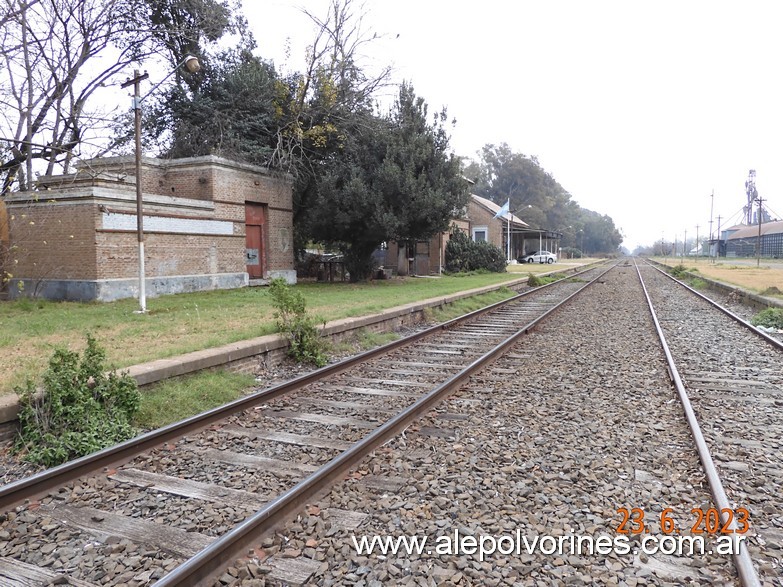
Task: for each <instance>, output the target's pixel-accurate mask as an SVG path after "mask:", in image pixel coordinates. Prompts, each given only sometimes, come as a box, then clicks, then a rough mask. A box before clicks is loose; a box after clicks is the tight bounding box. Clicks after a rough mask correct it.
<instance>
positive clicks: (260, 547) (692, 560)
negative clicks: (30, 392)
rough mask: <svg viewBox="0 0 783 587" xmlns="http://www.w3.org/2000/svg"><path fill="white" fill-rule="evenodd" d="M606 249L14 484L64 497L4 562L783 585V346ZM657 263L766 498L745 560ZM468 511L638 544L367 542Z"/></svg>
mask: <svg viewBox="0 0 783 587" xmlns="http://www.w3.org/2000/svg"><path fill="white" fill-rule="evenodd" d="M604 271H605V269H594V270H592V272H591V273H590V274H584V275H582V276H581V277H578V278H576V279H573V280H570V281H563V282H561V283H559V285H558V286H556V287H551V288H543V289H540V290H536V291H535V292H531V294H529V295H525V296H523V297H521V298H519V299H518V300H517V303H516V305H515V304H514V303H512V304H511V305H503V304H501V305H498V306H497V307H496V308H494V309H493V310H492V311H491V312H489V313H488V314H486V315H485V316H483V317H478V316H474V317H473V318H474V319H473V320H471V321H470V322H469V323H467V324H463V325H458V324H457V323H453V324H449V325H446V326H445V327H442V328H439V329H438V330H439V332H438V333H437V335H436V336H435V337H433V336H429V335H428V336H424V335H422V336H418V335H417V337H416V338H417V339H419V340H417V341H416V342H415V343H414V344H413V345H410V346H407V345H403V344H399V345H397V344H393V345H390V346H389V347H387V348H386V349H385V352H384V353H383V355H382V356H379V357H377V358H373V359H372V360H368V361H365V360H356V361H349V362H347V363H345V364H344V365H342V366H340V367H337V368H334V369H332V370H331V371H332V372H331V374H330V378H329V379H327V380H321V379H320V378H319V377H316V376H305V377H303V378H301V380H299V381H297V382H294V383H290V384H285V385H283V386H281V387H279V388H272V389H270V390H267V391H266V392H264V393H263V394H260V395H258V396H256V398H255V399H254V400H252V401H251V400H243V402H240V403H237V404H236V405H233V406H231V407H230V408H225V409H224V410H223V411H224V412H225V413H220V411H219V412H218V413H215V414H213V415H212V416H210V417H209V418H208V419H207V420H201V421H197V422H191V423H190V424H189V428H190V431H189V432H188V434H187V435H186V436H184V437H179V436H178V435H177V434H176V433H175V432H174V431H173V430H172V431H170V432H165V431H164V433H163V435H162V436H159V437H157V438H154V439H149V440H148V441H146V444H148V445H149V446H145V451H144V452H143V454H139V455H135V456H134V455H131V454H125V453H122V452H121V451H120V452H118V453H114V454H109V455H107V457H106V458H105V459H104V460H103V461H98V466H104V465H107V464H110V463H112V462H113V461H127V463H125V464H117V465H115V464H112V465H111V466H110V467H109V468H108V469H107V470H105V471H102V472H98V473H92V474H90V475H86V474H85V473H84V471H82V470H80V469H78V468H77V469H75V470H74V471H72V472H71V473H70V475H71V477H72V479H71V480H70V482H68V483H66V484H64V485H61V486H60V488H59V489H56V488H55V489H53V487H54V486H56V485H58V483H57V482H56V481H55V480H54V477H53V475H54V473H49V475H51V476H52V478H50V479H48V480H47V479H44V482H43V484H42V485H41V486H39V487H37V488H36V487H35V486H34V484H33V483H31V482H29V481H28V482H20V484H19V485H18V487H17V488H14V487H9V488H3V489H2V490H0V499H4V500H6V502H7V503H8V504H12V503H15V502H18V501H19V499H20V498H21V497H22V496H24V495H25V494H28V495H30V494H32V493H35V492H37V493H41V492H43V493H44V494H45V496H44V497H42V498H40V499H39V500H37V501H31V502H27V503H26V504H24V505H21V506H18V507H15V508H12V509H9V510H8V512H7V513H6V515H5V519H4V521H3V523H2V525H0V552H1V553H2V556H3V558H2V559H0V579H2V580H5V582H3V581H0V582H2V584H4V585H5V584H9V585H16V584H18V585H37V584H47V582H54V583H56V584H68V583H67V582H66V581H70V584H72V585H80V586H88V585H129V586H134V587H137V586H141V585H148V584H154V583H158V584H159V585H195V584H197V583H199V582H201V583H202V584H212V583H213V581H214V580H217V584H219V585H243V586H245V585H246V586H247V587H250V586H257V585H263V584H266V585H280V584H289V585H291V584H305V583H307V584H311V583H312V584H319V585H325V586H326V585H355V584H361V585H368V586H369V585H374V586H375V585H386V584H390V585H391V584H393V585H398V584H400V585H502V584H507V585H521V586H528V585H530V586H537V585H541V584H574V585H580V584H601V585H603V584H617V585H630V586H633V585H738V584H742V585H759V584H760V585H763V586H764V587H775V586H778V587H779V586H781V585H783V581H781V578H780V573H781V566H780V565H781V562H780V561H781V558H782V557H783V549H782V546H781V528H783V518H781V515H780V512H781V511H782V510H781V505H783V504H782V503H781V501H780V500H781V498H780V495H782V494H783V490H782V489H781V486H782V485H783V484H782V483H781V478H780V471H781V470H783V469H782V468H781V464H783V463H781V460H780V458H781V457H780V448H781V447H780V433H781V431H782V429H781V426H783V422H782V421H781V416H780V414H781V413H783V412H782V411H781V407H783V401H781V396H780V392H781V388H780V386H781V384H782V383H783V381H781V379H783V377H782V376H781V369H780V358H781V354H780V351H779V349H778V348H776V347H775V346H774V345H771V344H769V343H768V342H767V341H766V340H763V339H762V338H761V337H759V336H758V335H757V334H756V333H754V332H750V331H749V330H747V328H746V327H745V326H743V325H740V324H738V323H737V322H736V321H734V320H732V319H729V318H727V317H726V316H725V315H724V314H721V313H719V312H718V311H717V310H715V309H714V308H712V307H710V306H709V305H707V304H706V302H704V301H703V300H700V299H698V298H696V297H694V295H693V293H691V292H688V291H686V290H685V289H683V288H682V286H681V285H679V284H676V283H674V282H673V281H671V280H670V279H669V278H668V277H667V276H664V275H662V274H661V273H659V272H657V271H656V270H654V269H652V268H650V267H646V266H643V265H642V266H640V268H639V270H638V272H637V269H636V267H635V266H634V264H633V263H631V262H629V261H624V262H620V263H619V264H617V265H616V266H615V267H614V268H613V269H611V270H610V271H608V272H606V273H604ZM599 275H600V279H596V278H597V277H598V276H599ZM640 278H642V279H644V284H645V288H646V291H647V293H648V295H649V298H650V300H651V302H652V306H653V308H654V311H655V312H656V316H657V320H658V322H659V323H660V324H661V326H662V331H663V334H664V336H665V337H666V344H667V348H668V349H669V350H670V354H671V357H672V359H673V361H674V364H675V367H673V369H676V370H677V371H678V372H679V373H680V374H681V375H682V380H683V381H684V383H685V386H686V387H687V389H686V393H687V395H688V396H690V398H691V401H692V403H693V406H694V413H695V416H696V419H697V420H698V423H699V425H700V427H701V430H702V431H703V433H704V437H705V438H706V442H707V444H708V448H709V449H710V451H711V453H712V456H711V457H710V459H712V460H713V461H714V463H716V468H717V471H718V473H719V478H720V481H721V483H722V486H723V487H724V488H725V492H726V494H727V496H728V508H726V509H730V510H731V511H732V513H733V514H737V517H738V519H739V518H741V517H742V516H741V515H740V513H741V512H742V511H746V512H747V519H744V520H740V521H741V522H743V524H744V525H743V527H742V530H743V533H742V539H743V540H744V545H745V548H746V553H747V554H748V555H749V556H748V557H747V560H745V563H747V564H748V567H749V568H745V569H744V570H743V569H742V568H741V570H740V572H739V578H738V572H737V570H736V567H735V566H734V564H735V563H737V564H740V567H741V565H743V564H745V563H743V562H742V561H741V560H739V558H740V557H734V559H732V557H731V556H728V555H727V554H726V553H725V552H721V551H719V550H718V548H717V546H718V544H719V543H721V541H722V540H723V538H725V534H723V532H722V530H723V529H726V528H727V526H726V528H723V529H721V528H716V524H717V525H718V526H724V523H723V520H721V521H720V523H719V524H718V523H717V522H716V520H715V519H713V518H712V517H710V516H712V512H718V510H720V509H721V506H720V505H717V506H716V502H715V501H714V500H713V495H715V491H714V488H713V489H711V488H710V487H709V485H708V479H709V474H705V470H704V468H703V466H702V464H703V463H704V457H703V456H702V462H701V463H700V460H699V453H698V452H697V450H696V448H695V447H694V443H693V439H692V436H691V431H690V429H689V427H688V425H687V424H686V421H685V419H684V418H683V408H682V406H681V405H680V403H679V399H678V396H677V394H676V392H675V391H674V390H672V388H671V386H670V382H669V379H668V375H667V366H666V362H665V359H664V354H663V352H662V346H661V342H660V341H659V340H658V338H657V335H656V334H655V330H654V328H653V320H652V317H651V315H650V311H649V310H648V309H647V307H646V299H645V295H644V290H643V288H642V285H641V283H640ZM593 279H595V280H596V281H595V285H593V286H592V287H589V288H585V285H586V283H587V282H588V281H589V280H593ZM583 288H584V290H583ZM558 290H559V291H558ZM579 290H583V292H584V293H583V294H582V295H578V296H576V295H574V294H575V293H576V292H577V291H579ZM563 300H567V302H566V303H565V305H564V306H563V309H562V310H561V311H558V312H555V313H550V310H551V309H552V308H554V307H555V305H556V304H557V303H559V302H562V301H563ZM544 315H546V316H548V317H547V319H546V320H545V321H542V322H539V319H540V318H541V317H542V316H544ZM532 324H538V326H537V327H536V328H535V329H530V328H529V327H530V325H532ZM526 330H529V335H528V336H522V333H523V331H526ZM432 334H433V333H430V335H432ZM501 345H502V346H501ZM479 357H485V358H487V359H488V360H489V361H490V362H491V361H494V363H493V364H492V365H491V366H489V367H486V366H485V365H484V364H483V362H482V361H481V360H480V359H479ZM362 359H370V357H369V356H365V357H363V358H362ZM669 369H672V367H670V368H669ZM327 371H328V370H327ZM449 393H451V394H452V395H448V394H449ZM444 397H447V399H444ZM245 401H246V402H247V403H244V402H245ZM439 402H440V403H439ZM403 430H404V432H401V431H403ZM368 437H369V438H370V441H369V442H367V444H365V445H360V444H359V442H361V439H363V438H368ZM144 444H145V442H142V443H140V446H141V445H144ZM153 445H156V448H153V449H151V450H150V448H149V447H151V446H153ZM360 446H361V448H360ZM373 447H374V451H373V452H370V450H371V449H372V448H373ZM368 453H369V456H367V455H368ZM93 466H95V464H93ZM325 466H326V468H325ZM85 470H86V469H85ZM348 471H352V472H348ZM326 480H328V481H330V482H331V483H332V487H333V489H331V490H329V489H328V487H329V486H328V485H327V484H326V483H325V481H326ZM15 489H16V490H18V492H15ZM278 514H281V515H283V514H284V515H283V517H282V518H279V519H278V518H277V516H278ZM700 516H701V518H705V517H706V518H707V519H706V521H705V520H704V519H701V518H700ZM283 518H286V519H288V520H289V522H288V523H287V524H286V525H285V526H284V527H281V526H280V524H281V521H280V520H281V519H283ZM642 522H644V526H643V527H642V525H641V523H642ZM273 526H274V527H276V528H277V530H276V531H275V533H273V534H270V533H269V529H270V528H271V527H273ZM735 528H737V526H735ZM636 529H640V532H638V533H637V532H635V530H636ZM641 530H643V531H641ZM460 534H461V535H462V536H463V537H464V536H467V537H469V538H472V539H473V540H474V541H478V540H480V539H482V538H487V539H492V540H493V541H495V543H496V544H497V542H498V540H499V539H503V538H502V537H507V538H508V539H509V540H512V539H513V538H514V537H516V539H517V540H518V539H519V538H520V537H522V536H524V537H525V538H526V540H534V539H536V538H538V539H542V538H544V539H551V540H552V541H554V542H556V541H557V540H558V539H560V540H562V539H563V538H564V537H565V538H566V539H567V538H568V537H569V536H572V537H573V536H581V537H590V538H591V540H595V539H598V538H600V537H605V538H606V537H608V538H609V539H610V540H614V539H617V538H618V537H619V538H622V539H625V540H626V543H627V545H628V550H627V551H623V550H622V549H620V550H618V549H610V550H608V551H605V552H602V553H595V552H592V551H590V552H589V553H586V552H578V553H575V552H573V549H571V552H559V551H558V552H552V551H548V550H546V549H543V548H538V549H536V548H533V549H532V550H529V551H526V550H525V549H524V548H522V549H520V548H519V545H518V544H517V549H515V550H514V551H513V552H503V551H502V548H501V549H500V550H498V549H495V550H494V551H493V552H492V553H489V554H488V556H487V557H483V556H482V557H480V558H478V557H477V555H476V551H475V549H474V550H473V551H472V552H470V551H462V552H460V551H459V548H452V550H451V551H450V552H447V553H443V552H441V553H437V552H434V551H433V550H431V549H430V550H427V549H422V550H421V551H418V552H415V551H414V552H396V553H395V554H394V556H386V555H385V554H383V555H382V554H380V553H378V552H375V553H372V552H360V551H359V550H361V549H358V550H357V544H356V540H357V537H359V539H361V537H364V538H368V539H369V538H371V537H373V536H375V537H382V536H384V535H385V536H391V537H397V538H399V537H400V536H401V535H403V536H408V537H412V536H414V535H415V536H420V537H429V538H431V539H432V540H435V538H436V537H439V538H443V537H445V536H455V540H456V537H457V536H459V535H460ZM262 535H263V537H260V536H262ZM680 536H682V537H685V538H688V539H691V538H694V537H697V538H700V539H703V541H704V545H705V548H706V550H705V551H704V552H696V553H694V552H664V551H662V550H659V551H657V552H655V553H654V554H651V553H649V552H646V551H644V550H643V549H642V548H641V547H642V545H643V544H644V541H645V538H646V537H652V538H654V539H655V540H656V541H660V543H663V541H662V540H661V539H662V538H664V537H668V538H670V539H671V540H674V539H675V538H678V537H680ZM735 538H736V536H735ZM352 541H353V542H352ZM657 543H658V542H656V544H657ZM547 544H548V543H547ZM452 546H453V547H455V546H456V545H452ZM237 559H239V560H237ZM221 573H222V575H221ZM13 577H16V579H17V582H16V583H13V582H9V581H8V579H9V578H13ZM757 577H758V578H757ZM25 581H26V582H25Z"/></svg>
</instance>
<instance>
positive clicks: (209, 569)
mask: <svg viewBox="0 0 783 587" xmlns="http://www.w3.org/2000/svg"><path fill="white" fill-rule="evenodd" d="M611 269H612V267H609V268H608V269H607V270H606V271H604V272H603V273H601V274H600V275H598V276H597V277H595V278H594V279H593V280H591V281H589V282H586V284H585V285H584V286H583V287H581V288H580V289H578V290H577V291H575V292H573V293H572V294H570V295H569V296H567V297H566V298H564V299H563V300H561V301H560V302H558V303H557V304H556V305H555V306H553V307H552V308H550V309H548V310H547V311H546V312H545V313H544V314H542V315H541V316H539V317H538V318H536V319H535V320H533V321H532V322H530V323H529V324H528V325H526V326H524V327H523V328H521V329H519V330H518V331H517V332H516V333H515V334H512V335H511V336H509V337H508V338H507V339H506V340H504V341H502V342H500V343H499V344H497V345H496V346H495V347H494V348H493V349H492V350H490V351H489V352H487V353H485V354H484V355H482V356H481V357H479V358H477V359H475V360H474V361H473V362H472V363H470V364H469V365H468V366H467V367H466V368H465V369H463V370H462V371H460V372H459V373H456V374H454V375H452V376H451V377H450V378H449V379H447V380H446V381H445V382H443V383H441V384H440V385H438V386H437V387H435V388H433V389H432V390H431V391H429V392H428V393H427V394H426V395H424V396H422V397H421V398H419V399H418V400H416V402H414V403H413V404H411V405H410V406H408V407H407V408H405V409H404V410H403V411H402V412H399V413H398V414H397V415H396V416H394V417H393V418H391V419H390V420H387V421H386V422H385V423H384V424H382V425H381V426H379V427H378V428H376V429H375V430H373V431H372V432H370V434H368V435H367V436H366V437H365V438H363V439H362V440H359V441H357V442H356V443H354V444H353V445H351V447H350V448H348V449H347V450H346V451H344V452H343V453H341V454H339V455H338V456H336V457H335V458H334V459H332V460H331V461H329V462H328V463H326V464H325V465H324V466H323V467H321V468H320V469H318V470H317V471H315V472H314V473H312V474H311V475H310V476H309V477H306V478H305V479H303V480H302V481H300V482H299V483H297V484H296V485H295V486H293V487H292V488H290V489H289V490H288V491H286V492H285V493H283V494H281V495H280V496H279V497H277V498H275V499H274V500H272V501H271V502H269V503H268V504H267V505H266V506H265V507H264V508H263V509H261V510H259V511H258V512H256V513H255V514H253V515H252V516H251V517H249V518H247V519H246V520H245V521H244V522H242V523H241V524H239V525H238V526H236V527H235V528H234V529H232V530H230V531H229V532H227V533H226V534H224V535H223V536H221V537H220V538H218V539H217V540H215V541H214V542H212V543H211V544H210V545H209V546H206V547H205V548H204V549H202V550H201V551H200V552H198V553H196V555H195V556H193V557H192V558H190V559H188V560H187V561H185V562H184V563H182V564H181V565H180V566H178V567H177V568H175V569H173V570H172V571H171V572H169V573H168V574H167V575H165V576H163V577H162V578H161V579H160V580H158V581H157V582H156V583H155V585H156V587H196V586H204V587H206V586H207V585H210V584H211V583H210V581H212V580H214V578H215V577H216V576H217V574H219V573H220V572H222V571H223V570H224V569H225V565H226V564H227V563H230V562H232V561H234V560H236V559H237V558H238V557H240V556H241V554H242V553H243V552H245V549H246V548H247V547H248V546H250V545H251V544H253V543H254V542H255V541H257V540H258V539H260V537H261V536H263V534H264V533H266V532H269V531H271V530H272V529H274V528H276V527H278V526H280V525H281V523H283V522H284V520H285V519H286V517H288V516H291V515H293V514H295V513H296V512H297V511H300V510H301V509H302V508H303V507H304V506H305V505H307V503H308V500H311V499H313V498H314V497H316V496H318V495H319V494H322V493H324V492H325V491H328V488H329V485H330V483H331V482H332V481H333V480H335V479H338V478H339V477H340V476H342V475H344V474H345V473H347V472H348V471H349V470H350V469H351V468H352V467H353V466H355V465H356V464H358V463H359V462H361V461H362V460H363V459H364V458H365V457H366V456H367V455H368V454H369V453H370V452H371V451H373V450H374V449H376V448H377V447H379V446H381V445H382V444H384V443H385V442H387V441H388V440H390V439H391V438H393V437H394V436H396V435H397V434H399V433H400V432H401V431H402V430H404V429H405V428H406V427H407V426H408V425H410V423H411V422H413V421H414V420H416V419H418V418H420V417H421V416H422V415H423V414H426V413H427V412H428V411H429V410H430V409H431V408H432V407H433V406H434V405H436V404H438V403H439V402H441V401H442V400H443V399H444V398H445V397H446V396H447V395H448V394H449V393H450V392H452V391H454V390H455V389H457V388H459V387H460V386H461V385H462V384H463V383H464V382H465V381H466V380H467V379H468V378H469V377H470V376H471V375H473V374H474V373H476V372H477V371H479V370H481V369H483V368H484V367H486V366H487V365H488V364H489V363H491V362H492V361H494V360H496V359H497V358H498V357H499V356H500V355H502V354H503V353H504V352H506V350H507V349H508V348H509V347H511V346H512V345H514V344H515V343H516V342H517V341H518V340H519V339H520V338H522V337H523V336H525V335H526V334H527V333H528V332H530V331H531V330H532V328H533V327H534V326H535V325H537V324H539V323H540V322H541V320H542V319H543V318H544V317H545V316H548V315H550V314H551V313H552V312H554V311H555V310H557V309H559V308H561V307H562V306H563V305H564V304H566V303H567V302H568V301H569V300H571V299H572V298H573V297H575V296H576V295H578V294H580V293H582V292H583V291H584V290H585V289H587V287H589V286H590V285H592V284H593V283H595V282H596V281H597V280H598V279H600V278H601V277H602V276H603V275H605V274H606V273H607V272H608V271H609V270H611Z"/></svg>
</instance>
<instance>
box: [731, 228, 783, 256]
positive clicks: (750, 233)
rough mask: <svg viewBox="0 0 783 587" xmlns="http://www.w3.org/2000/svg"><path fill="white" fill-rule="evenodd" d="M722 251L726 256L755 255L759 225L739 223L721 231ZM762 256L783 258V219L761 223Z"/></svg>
mask: <svg viewBox="0 0 783 587" xmlns="http://www.w3.org/2000/svg"><path fill="white" fill-rule="evenodd" d="M721 240H722V241H723V242H722V243H721V251H722V252H723V254H725V256H726V257H754V256H755V255H756V250H757V247H758V246H759V225H758V224H738V225H735V226H731V227H729V228H727V229H725V230H722V231H721ZM760 244H761V253H760V255H761V256H762V257H770V258H774V259H779V258H783V220H774V221H772V222H764V223H762V224H761V239H760Z"/></svg>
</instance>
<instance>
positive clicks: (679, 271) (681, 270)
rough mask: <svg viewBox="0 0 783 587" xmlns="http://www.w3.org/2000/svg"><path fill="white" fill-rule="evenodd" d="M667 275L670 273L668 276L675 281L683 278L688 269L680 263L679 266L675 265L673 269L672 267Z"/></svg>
mask: <svg viewBox="0 0 783 587" xmlns="http://www.w3.org/2000/svg"><path fill="white" fill-rule="evenodd" d="M669 273H670V274H671V276H672V277H674V278H675V279H680V278H681V277H683V276H684V275H685V274H686V273H688V268H687V267H686V266H685V265H683V264H682V263H680V264H679V265H675V266H674V267H672V268H671V269H670V270H669Z"/></svg>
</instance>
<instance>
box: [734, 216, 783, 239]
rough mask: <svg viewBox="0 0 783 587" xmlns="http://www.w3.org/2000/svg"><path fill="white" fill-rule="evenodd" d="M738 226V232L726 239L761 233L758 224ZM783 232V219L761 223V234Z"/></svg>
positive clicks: (748, 236)
mask: <svg viewBox="0 0 783 587" xmlns="http://www.w3.org/2000/svg"><path fill="white" fill-rule="evenodd" d="M735 228H736V232H732V233H731V234H730V235H729V236H728V238H727V239H726V240H730V241H731V240H735V239H739V238H750V237H754V236H755V237H757V236H758V235H759V225H758V224H746V225H743V226H739V227H732V229H735ZM781 232H783V220H775V221H773V222H763V223H762V224H761V235H762V236H764V235H765V234H778V233H781Z"/></svg>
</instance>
